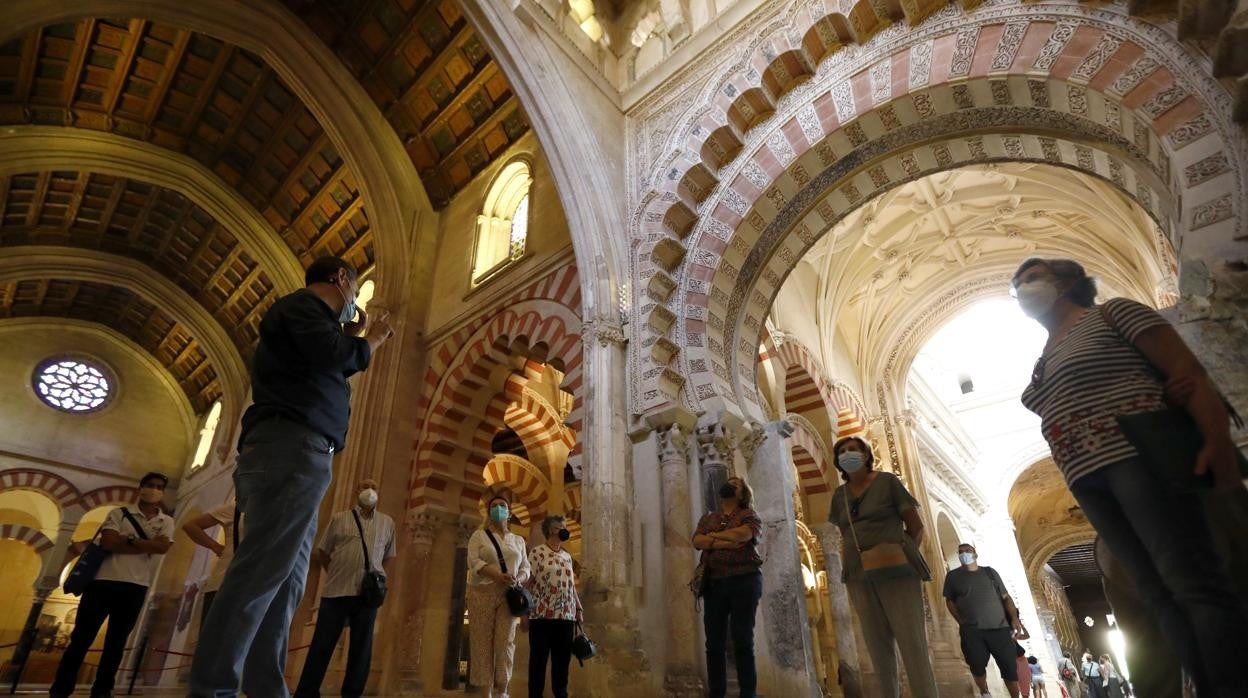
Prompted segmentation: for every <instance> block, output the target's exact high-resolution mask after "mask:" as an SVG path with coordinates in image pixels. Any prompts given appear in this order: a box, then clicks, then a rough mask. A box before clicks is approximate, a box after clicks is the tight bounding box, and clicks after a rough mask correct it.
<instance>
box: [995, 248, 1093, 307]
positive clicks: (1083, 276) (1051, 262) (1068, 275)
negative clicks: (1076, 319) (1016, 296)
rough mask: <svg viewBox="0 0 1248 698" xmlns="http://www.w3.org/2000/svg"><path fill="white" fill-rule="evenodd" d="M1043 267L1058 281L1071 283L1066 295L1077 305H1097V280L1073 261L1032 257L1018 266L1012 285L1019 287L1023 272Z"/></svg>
mask: <svg viewBox="0 0 1248 698" xmlns="http://www.w3.org/2000/svg"><path fill="white" fill-rule="evenodd" d="M1037 266H1043V267H1044V268H1045V269H1048V270H1049V273H1051V274H1053V277H1054V278H1056V279H1057V280H1058V281H1066V282H1069V283H1070V288H1069V289H1067V291H1066V293H1065V294H1064V295H1065V296H1066V297H1067V298H1069V299H1070V301H1071V302H1072V303H1074V304H1075V305H1078V306H1081V307H1084V308H1091V307H1092V305H1093V304H1094V303H1096V279H1093V278H1092V277H1090V276H1088V272H1087V271H1085V270H1084V268H1083V265H1082V264H1080V263H1078V262H1076V261H1075V260H1073V259H1045V258H1042V257H1032V258H1031V259H1028V260H1027V261H1025V262H1023V263H1022V264H1020V265H1019V266H1018V271H1016V272H1014V278H1013V280H1012V281H1011V283H1012V284H1014V285H1017V284H1018V279H1019V277H1020V276H1022V275H1023V272H1025V271H1027V270H1028V269H1030V268H1032V267H1037Z"/></svg>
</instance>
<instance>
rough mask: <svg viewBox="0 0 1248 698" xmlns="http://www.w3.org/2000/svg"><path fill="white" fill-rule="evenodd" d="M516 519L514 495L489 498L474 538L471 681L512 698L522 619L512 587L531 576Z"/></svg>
mask: <svg viewBox="0 0 1248 698" xmlns="http://www.w3.org/2000/svg"><path fill="white" fill-rule="evenodd" d="M510 519H511V497H510V496H509V495H508V494H507V493H505V492H500V493H498V494H494V495H492V496H491V497H490V498H489V500H488V501H487V502H486V524H485V526H484V527H482V528H480V529H477V530H476V531H475V532H473V534H472V537H471V538H469V539H468V589H467V594H466V597H467V598H466V601H467V605H468V641H469V649H470V650H471V652H472V661H470V662H469V667H470V668H469V675H468V685H469V686H471V687H472V688H473V689H474V690H475V691H476V692H477V694H478V695H483V696H493V698H507V684H509V683H511V670H512V663H513V661H514V660H515V655H516V621H517V618H516V617H515V616H514V615H512V613H511V608H510V607H509V606H508V605H507V590H508V589H509V588H511V587H513V586H517V585H520V584H524V583H525V582H526V581H528V579H529V556H528V551H527V550H526V546H525V544H524V539H523V538H521V537H520V536H518V535H516V534H514V533H512V532H511V531H510V530H508V528H507V522H508V521H509V520H510ZM496 545H497V547H495V546H496ZM500 550H501V552H502V557H503V561H504V562H505V563H506V571H504V570H503V567H502V566H501V565H500V564H499V559H498V558H499V551H500Z"/></svg>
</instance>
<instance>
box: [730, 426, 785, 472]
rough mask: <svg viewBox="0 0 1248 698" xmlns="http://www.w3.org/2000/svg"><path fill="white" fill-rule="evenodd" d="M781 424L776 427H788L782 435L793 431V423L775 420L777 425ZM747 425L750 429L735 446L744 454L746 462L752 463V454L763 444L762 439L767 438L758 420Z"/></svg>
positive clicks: (765, 431)
mask: <svg viewBox="0 0 1248 698" xmlns="http://www.w3.org/2000/svg"><path fill="white" fill-rule="evenodd" d="M781 424H782V425H784V426H783V427H778V430H780V431H782V430H783V429H788V432H787V433H784V436H788V435H789V434H792V433H793V425H791V424H789V423H788V422H785V421H780V422H777V425H781ZM749 427H750V430H749V431H748V432H747V433H746V434H745V435H744V436H742V437H741V439H740V441H739V442H738V444H737V448H738V449H739V450H740V451H741V455H742V456H745V462H746V463H753V462H754V454H755V453H757V452H758V447H759V446H761V445H763V441H764V440H765V439H766V438H767V430H766V428H765V427H763V425H762V424H759V423H758V422H750V425H749Z"/></svg>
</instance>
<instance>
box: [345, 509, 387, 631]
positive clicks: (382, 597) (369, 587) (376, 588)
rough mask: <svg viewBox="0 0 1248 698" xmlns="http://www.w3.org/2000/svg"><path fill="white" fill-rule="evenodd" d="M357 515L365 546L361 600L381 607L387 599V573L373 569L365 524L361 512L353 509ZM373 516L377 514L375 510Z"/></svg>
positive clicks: (357, 526) (371, 606) (358, 527)
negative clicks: (365, 536) (361, 520)
mask: <svg viewBox="0 0 1248 698" xmlns="http://www.w3.org/2000/svg"><path fill="white" fill-rule="evenodd" d="M351 516H354V517H355V527H356V529H358V530H359V532H360V545H362V546H364V579H363V580H361V581H360V600H361V601H363V602H364V605H365V606H367V607H369V608H381V604H383V603H385V601H386V575H385V573H384V572H378V571H377V570H375V569H373V562H372V560H371V559H370V558H369V555H368V541H367V540H365V538H364V524H362V523H360V513H359V512H358V511H356V510H355V509H352V510H351ZM373 516H377V514H376V513H375V512H374V513H373Z"/></svg>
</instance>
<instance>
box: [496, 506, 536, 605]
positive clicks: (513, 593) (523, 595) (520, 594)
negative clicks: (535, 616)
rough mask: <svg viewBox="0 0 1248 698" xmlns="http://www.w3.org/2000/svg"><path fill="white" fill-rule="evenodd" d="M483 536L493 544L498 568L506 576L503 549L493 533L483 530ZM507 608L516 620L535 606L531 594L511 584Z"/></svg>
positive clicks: (508, 591) (507, 593)
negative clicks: (487, 537) (488, 538)
mask: <svg viewBox="0 0 1248 698" xmlns="http://www.w3.org/2000/svg"><path fill="white" fill-rule="evenodd" d="M485 535H487V536H489V537H490V542H491V543H493V544H494V552H495V553H497V554H498V566H499V568H500V569H502V571H503V574H507V561H506V560H504V559H503V549H502V548H500V547H499V546H498V539H497V538H495V537H494V532H493V531H491V530H490V529H488V528H487V529H485ZM506 597H507V608H508V609H510V610H511V615H513V616H516V617H517V618H520V617H523V616H527V615H529V611H531V610H533V606H534V605H535V604H534V602H533V594H531V593H529V590H528V589H525V588H524V587H522V586H520V585H519V584H513V585H511V586H509V587H507V591H506Z"/></svg>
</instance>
